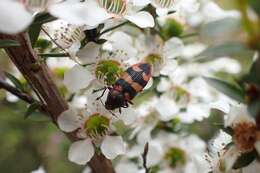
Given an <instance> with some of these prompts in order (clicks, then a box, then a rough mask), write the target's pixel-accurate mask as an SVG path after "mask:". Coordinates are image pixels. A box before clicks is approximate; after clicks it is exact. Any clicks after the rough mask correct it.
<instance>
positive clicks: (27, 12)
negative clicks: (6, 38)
mask: <svg viewBox="0 0 260 173" xmlns="http://www.w3.org/2000/svg"><path fill="white" fill-rule="evenodd" d="M53 3H55V2H52V1H51V0H1V2H0V10H1V14H0V32H2V33H7V34H16V33H19V32H22V31H24V30H25V29H26V28H27V27H28V26H29V25H30V24H31V23H32V21H33V19H34V16H35V14H37V13H38V12H42V11H45V10H46V8H47V7H50V6H52V5H53Z"/></svg>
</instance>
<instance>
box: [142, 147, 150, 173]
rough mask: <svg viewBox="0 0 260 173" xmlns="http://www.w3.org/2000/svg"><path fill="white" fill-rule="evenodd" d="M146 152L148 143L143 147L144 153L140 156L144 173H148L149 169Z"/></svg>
mask: <svg viewBox="0 0 260 173" xmlns="http://www.w3.org/2000/svg"><path fill="white" fill-rule="evenodd" d="M148 150H149V143H148V142H147V143H146V144H145V146H144V152H143V154H142V158H143V167H144V169H145V173H149V172H150V169H149V168H148V167H147V154H148Z"/></svg>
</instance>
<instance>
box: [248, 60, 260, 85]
mask: <svg viewBox="0 0 260 173" xmlns="http://www.w3.org/2000/svg"><path fill="white" fill-rule="evenodd" d="M259 74H260V58H258V59H257V60H256V61H255V62H254V63H253V65H252V67H251V69H250V72H249V74H248V75H247V76H246V77H245V81H246V82H249V83H254V84H257V85H260V75H259Z"/></svg>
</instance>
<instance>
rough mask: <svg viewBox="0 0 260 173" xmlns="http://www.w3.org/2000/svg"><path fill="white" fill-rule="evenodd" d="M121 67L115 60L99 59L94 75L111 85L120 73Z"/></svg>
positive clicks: (121, 71)
mask: <svg viewBox="0 0 260 173" xmlns="http://www.w3.org/2000/svg"><path fill="white" fill-rule="evenodd" d="M122 73H123V69H122V68H121V66H120V63H119V62H117V61H115V60H101V61H99V62H98V63H97V66H96V69H95V75H96V77H97V78H98V79H103V80H104V82H105V83H106V84H107V85H112V84H114V83H115V81H116V80H117V79H118V78H119V77H120V76H121V75H122Z"/></svg>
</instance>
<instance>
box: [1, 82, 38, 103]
mask: <svg viewBox="0 0 260 173" xmlns="http://www.w3.org/2000/svg"><path fill="white" fill-rule="evenodd" d="M1 88H2V89H5V90H6V91H8V92H10V93H12V94H13V95H15V96H17V97H18V98H20V99H21V100H23V101H25V102H27V103H29V104H32V103H34V102H35V100H34V99H33V98H32V97H31V96H30V95H28V94H26V93H23V92H21V91H20V90H18V89H17V88H15V87H13V86H12V85H10V84H9V83H7V82H5V81H4V80H3V79H0V89H1Z"/></svg>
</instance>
